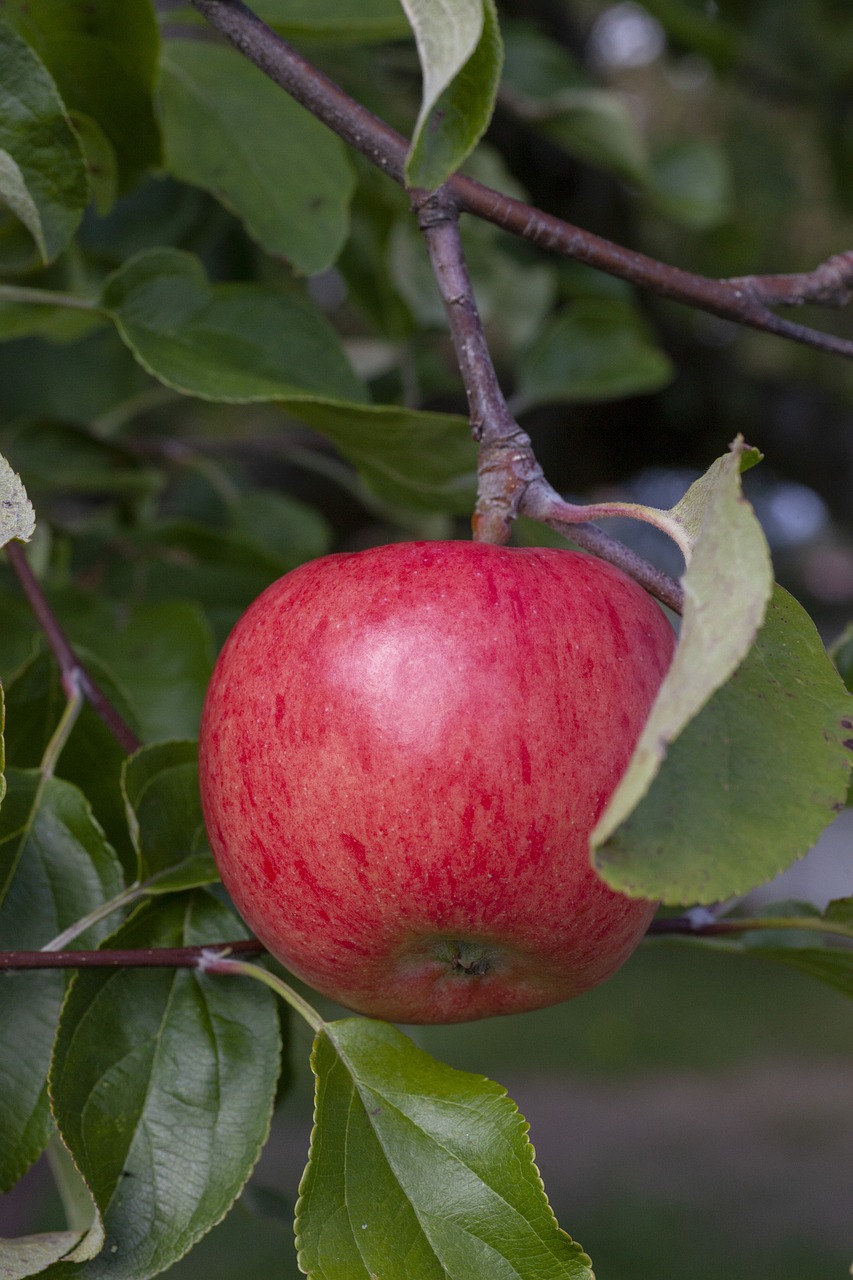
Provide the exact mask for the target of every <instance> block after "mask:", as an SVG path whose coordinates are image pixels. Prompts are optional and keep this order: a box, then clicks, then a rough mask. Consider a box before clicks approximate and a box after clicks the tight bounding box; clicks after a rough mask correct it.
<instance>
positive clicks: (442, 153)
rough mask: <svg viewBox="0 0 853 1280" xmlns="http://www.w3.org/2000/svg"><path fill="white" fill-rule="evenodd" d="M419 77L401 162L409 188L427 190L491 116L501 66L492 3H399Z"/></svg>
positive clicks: (459, 158) (454, 164)
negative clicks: (410, 34) (414, 46)
mask: <svg viewBox="0 0 853 1280" xmlns="http://www.w3.org/2000/svg"><path fill="white" fill-rule="evenodd" d="M402 4H403V8H404V9H405V10H406V13H407V15H408V18H409V21H410V22H411V24H412V30H413V31H414V33H415V43H416V44H417V47H418V56H419V58H420V63H421V73H422V76H423V94H422V99H421V109H420V113H419V115H418V120H417V124H416V125H415V132H414V135H413V138H412V145H411V148H410V151H409V157H408V160H407V163H406V177H407V180H408V182H409V185H410V186H413V187H424V188H426V189H427V190H433V189H434V188H435V187H438V186H440V185H441V183H442V182H444V181H445V180H446V179H447V178H448V177H449V176H450V174H451V173H453V172H454V171H455V170H456V169H458V168H459V166H460V165H461V164H462V162H463V161H464V160H465V157H466V156H467V155H468V154H469V153H470V152H471V151H472V150H473V148H474V147H475V146H476V144H477V143H478V142H479V140H480V138H481V137H482V135H483V133H484V132H485V129H486V127H487V125H488V123H489V120H490V119H491V116H492V111H493V109H494V104H495V97H496V94H497V89H498V84H499V81H500V73H501V65H502V62H503V46H502V43H501V36H500V29H499V27H498V20H497V14H496V12H495V7H494V0H454V3H453V5H452V6H450V7H448V6H447V5H446V4H444V3H442V0H402Z"/></svg>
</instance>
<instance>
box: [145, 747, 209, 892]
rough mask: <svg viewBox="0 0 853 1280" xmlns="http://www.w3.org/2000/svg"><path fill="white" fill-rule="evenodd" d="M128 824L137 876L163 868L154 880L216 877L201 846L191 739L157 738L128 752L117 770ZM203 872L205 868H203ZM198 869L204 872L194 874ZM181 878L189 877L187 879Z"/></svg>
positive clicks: (174, 884) (174, 882) (180, 884)
mask: <svg viewBox="0 0 853 1280" xmlns="http://www.w3.org/2000/svg"><path fill="white" fill-rule="evenodd" d="M122 790H123V792H124V797H125V806H126V812H127V821H128V826H129V827H130V832H131V838H132V840H133V847H134V849H135V850H136V855H137V858H138V860H139V862H138V870H137V879H139V880H143V881H147V880H148V879H149V878H150V877H151V876H157V874H158V873H160V872H164V871H169V872H172V873H173V875H172V876H171V877H170V878H169V879H168V880H166V879H163V880H161V881H160V883H159V889H160V891H161V892H164V891H165V888H166V886H168V888H169V890H170V891H173V890H174V888H181V889H184V888H195V887H196V886H197V885H203V884H211V883H213V882H214V881H216V880H218V879H219V876H218V873H217V871H216V867H215V866H214V864H213V859H212V858H211V857H210V855H209V853H208V855H207V857H206V858H205V857H204V856H203V855H204V854H205V852H206V851H207V834H206V832H205V827H204V818H203V817H202V812H201V800H200V797H199V791H198V746H197V744H196V743H195V742H186V741H184V742H159V743H157V744H156V745H154V746H152V747H143V748H142V749H141V750H140V751H137V752H136V754H135V755H133V756H131V757H130V758H129V759H128V760H127V761H126V762H125V765H124V769H123V772H122ZM205 873H206V874H205ZM200 874H202V875H204V878H203V879H201V880H199V879H198V878H197V877H198V876H199V875H200ZM187 879H189V880H190V883H187Z"/></svg>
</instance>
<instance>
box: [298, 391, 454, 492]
mask: <svg viewBox="0 0 853 1280" xmlns="http://www.w3.org/2000/svg"><path fill="white" fill-rule="evenodd" d="M292 412H294V413H296V414H298V416H299V417H300V418H301V419H302V420H303V421H304V422H307V423H310V425H311V426H312V427H315V428H316V429H317V430H318V431H321V432H322V433H323V434H324V435H325V436H328V438H329V439H330V440H332V441H333V442H334V444H335V445H336V446H337V447H338V449H340V451H341V453H342V454H344V456H345V457H347V458H349V459H350V461H351V462H353V463H354V464H355V466H356V467H357V468H358V470H359V473H360V474H361V475H362V476H363V478H364V479H365V481H366V482H367V484H368V486H369V487H370V489H371V490H372V491H373V492H374V493H375V494H377V495H378V496H379V497H380V498H384V499H385V500H386V501H388V502H392V503H398V504H400V505H402V506H407V507H415V508H418V509H420V510H422V511H450V512H455V513H456V514H458V515H468V514H470V511H471V508H472V505H473V501H474V496H475V493H476V481H477V450H476V446H475V444H474V442H473V440H472V439H471V432H470V429H469V426H468V423H467V421H466V420H465V419H464V418H460V417H457V416H456V415H454V414H447V413H427V412H418V411H417V410H415V409H405V408H400V407H398V406H396V405H370V406H367V405H336V404H328V403H327V404H322V403H319V402H314V403H309V402H307V401H306V402H303V403H302V404H301V405H299V406H298V408H296V407H294V408H293V410H292Z"/></svg>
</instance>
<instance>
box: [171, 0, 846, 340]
mask: <svg viewBox="0 0 853 1280" xmlns="http://www.w3.org/2000/svg"><path fill="white" fill-rule="evenodd" d="M192 3H193V5H194V6H195V8H196V9H198V11H199V12H200V13H201V14H202V15H203V16H204V17H205V18H206V19H207V21H208V22H209V23H210V24H211V26H213V27H214V28H215V29H216V30H217V31H218V32H219V33H220V34H221V35H223V36H224V37H225V38H226V39H227V40H229V41H230V42H231V43H232V44H233V45H234V46H235V47H236V48H237V49H239V50H240V52H241V53H243V54H244V55H245V56H246V57H247V58H249V59H250V61H252V62H253V63H254V64H255V65H256V66H257V67H259V68H260V70H261V71H263V72H264V73H265V75H267V76H269V77H270V79H271V80H274V81H275V83H276V84H278V85H280V86H281V88H282V89H284V90H285V91H286V92H287V93H289V94H290V95H291V97H293V98H294V99H295V100H296V101H297V102H299V103H301V104H302V106H304V107H306V108H307V110H309V111H310V112H311V113H312V115H314V116H316V117H317V119H318V120H322V121H323V123H324V124H326V125H328V127H329V128H330V129H332V130H333V131H334V132H335V133H336V134H337V135H338V136H339V137H340V138H342V139H343V140H344V141H345V142H347V143H349V145H350V146H351V147H353V148H355V150H357V151H359V152H360V153H361V154H362V155H363V156H365V157H366V158H367V159H368V160H370V161H371V163H372V164H374V165H376V166H377V167H378V168H380V169H382V170H383V171H384V172H385V173H387V174H388V176H389V177H391V178H393V179H394V181H395V182H398V183H400V184H401V185H405V164H406V154H407V151H408V143H407V141H406V139H405V138H404V137H403V136H402V135H401V134H399V133H397V132H396V130H394V129H392V128H391V127H390V126H389V125H387V124H386V123H385V122H384V121H383V120H380V119H379V118H378V117H377V116H375V115H374V114H373V113H372V112H370V111H368V110H367V108H366V107H363V106H362V105H361V104H360V103H359V102H356V101H355V99H353V98H351V97H350V96H349V95H348V94H346V93H344V91H343V90H342V89H340V88H339V87H338V86H337V85H336V84H334V83H333V82H332V81H331V80H329V79H328V77H326V76H324V75H323V74H322V72H320V71H318V70H317V69H316V67H313V66H312V65H311V64H310V63H309V62H307V61H306V60H305V59H304V58H303V57H302V56H301V55H300V54H299V53H297V52H296V50H295V49H294V48H293V47H292V46H291V45H289V44H288V43H287V42H286V41H285V40H283V39H282V38H281V37H280V36H279V35H277V34H276V32H275V31H273V30H272V28H271V27H268V26H267V25H266V23H264V22H262V21H261V19H260V18H258V17H257V15H256V14H254V13H252V11H251V10H250V9H247V8H246V6H245V5H244V4H242V2H241V0H192ZM446 186H447V190H448V191H449V192H450V193H451V194H452V196H453V198H454V200H455V201H456V204H457V207H458V209H459V211H460V212H463V213H470V214H473V215H474V216H475V217H478V218H482V219H483V220H484V221H486V222H491V223H494V224H495V225H496V226H499V227H501V228H503V230H505V231H509V232H512V233H513V234H514V235H517V236H520V237H522V238H523V239H525V240H529V241H530V242H531V243H533V244H536V245H538V246H539V247H540V248H543V249H546V250H549V251H550V252H553V253H560V254H563V255H565V256H566V257H569V258H574V259H575V260H576V261H578V262H585V263H587V264H588V265H589V266H591V267H595V268H596V269H597V270H599V271H604V272H606V273H607V274H608V275H612V276H617V277H618V278H619V279H621V280H627V281H628V282H630V283H631V284H634V285H636V286H638V287H640V288H643V289H648V290H649V291H650V292H652V293H656V294H658V295H660V296H661V297H664V298H671V299H672V300H673V301H675V302H681V303H684V304H685V305H686V306H691V307H696V308H698V309H699V310H702V311H709V312H711V313H712V314H714V315H718V316H721V317H723V318H724V319H726V320H732V321H734V322H735V323H736V324H742V325H747V326H749V327H750V328H753V329H760V330H763V331H764V332H767V333H773V334H776V335H777V336H778V337H782V338H788V339H790V340H791V341H793V342H800V343H803V344H805V345H806V346H810V347H815V348H817V349H818V350H820V351H825V352H827V353H829V354H832V355H840V356H846V357H847V358H848V359H851V358H853V342H851V341H849V340H847V339H844V338H838V337H835V336H834V335H833V334H828V333H821V332H820V331H819V330H817V329H811V328H808V327H806V326H805V325H801V324H796V323H794V322H793V321H791V320H786V319H784V318H783V317H782V316H777V315H776V314H775V313H774V312H773V311H771V310H770V307H771V306H777V305H784V306H799V305H800V304H802V303H804V302H812V303H818V304H820V305H823V306H843V305H844V304H845V303H846V302H847V301H848V298H849V296H850V293H851V290H853V252H847V253H842V254H838V255H837V256H836V257H833V258H830V259H829V261H828V262H825V263H823V264H822V265H821V266H819V267H817V268H816V269H815V270H814V271H812V272H809V273H804V274H800V275H789V276H785V275H777V276H745V277H742V278H739V279H732V280H714V279H711V278H709V277H707V276H700V275H694V274H693V273H692V272H690V271H683V270H681V269H680V268H679V267H673V266H669V265H668V264H666V263H663V262H659V261H657V260H656V259H655V258H649V257H647V256H646V255H645V254H643V253H638V252H636V251H635V250H633V249H627V248H624V247H623V246H622V245H618V244H614V243H613V242H612V241H610V240H605V239H604V238H603V237H602V236H596V235H593V233H592V232H590V231H585V230H583V229H582V228H580V227H576V226H573V225H572V224H571V223H569V222H564V221H562V219H560V218H555V217H553V216H552V215H551V214H548V213H544V212H543V211H542V210H540V209H535V208H533V207H532V206H531V205H529V204H525V203H524V202H523V201H521V200H514V199H512V198H511V197H510V196H505V195H502V194H501V193H500V192H498V191H493V190H492V189H491V188H490V187H486V186H483V185H482V183H479V182H475V181H474V180H473V179H472V178H466V177H463V176H462V175H461V174H456V175H455V176H454V177H452V178H450V179H449V181H448V183H447V184H446Z"/></svg>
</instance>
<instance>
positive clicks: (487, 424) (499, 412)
mask: <svg viewBox="0 0 853 1280" xmlns="http://www.w3.org/2000/svg"><path fill="white" fill-rule="evenodd" d="M412 205H413V208H414V209H415V212H416V213H417V218H418V225H419V226H420V229H421V231H422V232H423V235H424V238H425V240H426V244H427V250H428V252H429V256H430V261H431V263H432V266H433V270H434V272H435V277H436V281H437V283H438V289H439V292H440V294H441V298H442V301H443V303H444V309H445V312H446V313H447V319H448V324H449V326H450V334H451V338H452V340H453V346H454V350H455V352H456V359H457V363H458V365H459V370H460V373H461V374H462V380H463V382H464V384H465V391H466V395H467V397H468V408H469V413H470V418H471V430H472V432H473V435H474V439H475V440H477V441H478V443H479V458H478V465H477V476H478V488H477V507H476V511H475V513H474V519H473V526H474V537H475V538H476V539H478V540H479V541H483V542H496V543H505V542H507V541H508V539H509V536H510V531H511V529H512V522H513V520H514V519H515V518H516V516H518V515H526V516H529V517H530V518H531V519H533V520H539V521H540V522H541V523H543V524H547V525H548V526H549V527H550V528H552V529H554V530H556V532H557V533H560V534H562V536H563V537H565V538H568V539H570V540H571V541H572V542H574V543H575V544H576V545H578V546H580V547H582V548H583V549H584V550H585V551H590V552H593V553H594V554H595V555H598V556H599V557H600V558H601V559H603V560H607V561H609V562H610V563H611V564H615V565H616V566H617V567H618V568H620V569H622V570H623V571H624V572H625V573H627V574H629V575H630V576H631V577H632V578H634V579H635V580H636V581H637V582H639V583H640V585H641V586H643V587H645V589H646V590H647V591H649V592H650V593H651V594H652V595H653V596H655V597H656V598H657V599H658V600H661V601H662V602H663V603H664V604H666V605H668V606H669V608H671V609H673V610H674V611H675V612H676V613H680V612H681V610H682V607H683V603H684V593H683V591H682V589H681V587H680V586H679V584H678V583H677V582H675V581H674V580H673V579H672V578H670V577H669V576H668V575H667V574H665V573H662V572H661V571H660V570H659V569H657V568H655V566H654V565H652V564H649V563H648V561H646V560H644V559H643V558H642V557H641V556H639V555H637V553H636V552H634V551H632V550H631V549H630V548H629V547H626V546H624V544H623V543H621V542H618V541H617V540H616V539H615V538H611V537H610V535H609V534H606V533H605V532H604V530H603V529H599V528H598V527H597V526H596V525H594V524H591V523H590V522H589V521H587V520H584V519H582V516H579V515H578V512H579V511H580V512H581V513H582V511H583V508H573V507H571V506H570V505H569V504H568V503H566V502H564V501H563V500H562V498H561V497H560V495H559V493H557V491H556V490H555V489H554V488H552V486H551V485H550V484H549V483H548V481H547V479H546V478H545V475H544V473H543V471H542V468H541V467H540V465H539V463H538V461H537V460H536V455H535V453H534V452H533V445H532V443H531V440H530V437H529V436H528V435H527V433H526V431H524V429H523V428H522V427H521V426H520V425H519V424H518V422H516V420H515V419H514V417H513V416H512V414H511V412H510V410H509V408H508V406H507V403H506V400H505V398H504V395H503V392H502V391H501V387H500V383H499V381H498V377H497V373H496V372H495V367H494V364H493V362H492V357H491V352H490V351H489V346H488V343H487V341H486V335H485V332H484V330H483V325H482V321H481V319H480V315H479V312H478V310H477V303H476V300H475V298H474V292H473V289H472V287H471V280H470V278H469V275H468V269H467V266H466V263H465V253H464V250H463V248H462V241H461V238H460V235H459V210H458V208H457V205H456V202H455V199H454V196H453V193H452V191H451V190H450V189H449V188H448V187H441V188H440V189H439V190H438V191H435V192H432V193H427V192H413V195H412Z"/></svg>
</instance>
